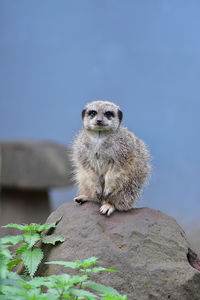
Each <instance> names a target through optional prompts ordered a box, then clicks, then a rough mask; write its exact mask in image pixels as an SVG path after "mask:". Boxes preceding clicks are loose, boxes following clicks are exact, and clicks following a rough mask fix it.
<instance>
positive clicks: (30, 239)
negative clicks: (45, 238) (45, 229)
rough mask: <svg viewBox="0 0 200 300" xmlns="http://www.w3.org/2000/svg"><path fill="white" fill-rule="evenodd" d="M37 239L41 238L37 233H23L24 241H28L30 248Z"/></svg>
mask: <svg viewBox="0 0 200 300" xmlns="http://www.w3.org/2000/svg"><path fill="white" fill-rule="evenodd" d="M39 240H41V237H40V235H39V233H31V232H26V233H24V241H25V242H26V243H28V248H32V247H33V246H34V245H35V243H36V242H38V241H39Z"/></svg>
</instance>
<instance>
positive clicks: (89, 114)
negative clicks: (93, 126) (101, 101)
mask: <svg viewBox="0 0 200 300" xmlns="http://www.w3.org/2000/svg"><path fill="white" fill-rule="evenodd" d="M96 114H97V112H96V110H89V112H88V116H90V117H91V118H94V117H95V116H96Z"/></svg>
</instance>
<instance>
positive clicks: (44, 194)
mask: <svg viewBox="0 0 200 300" xmlns="http://www.w3.org/2000/svg"><path fill="white" fill-rule="evenodd" d="M71 172H72V167H71V163H70V160H69V148H67V147H66V146H65V145H59V144H57V143H52V142H47V141H18V142H17V141H12V142H11V141H10V142H1V143H0V185H1V191H0V193H1V194H0V202H1V203H0V206H1V209H0V226H2V225H6V224H8V223H31V222H38V223H43V222H44V221H45V219H46V218H47V216H48V215H49V213H50V211H51V210H50V199H49V195H48V190H49V188H60V187H69V186H71V185H72V180H71V178H72V176H71ZM15 232H16V230H14V229H9V230H8V229H2V230H1V232H0V236H3V235H4V234H14V233H15Z"/></svg>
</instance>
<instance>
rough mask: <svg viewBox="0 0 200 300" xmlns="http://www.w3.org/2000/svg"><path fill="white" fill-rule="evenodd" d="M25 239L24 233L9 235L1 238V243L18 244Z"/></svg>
mask: <svg viewBox="0 0 200 300" xmlns="http://www.w3.org/2000/svg"><path fill="white" fill-rule="evenodd" d="M21 241H23V236H22V235H7V236H4V237H2V238H0V244H12V245H16V244H17V243H19V242H21Z"/></svg>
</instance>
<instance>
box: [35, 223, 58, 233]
mask: <svg viewBox="0 0 200 300" xmlns="http://www.w3.org/2000/svg"><path fill="white" fill-rule="evenodd" d="M55 227H56V224H55V223H52V224H50V223H46V224H42V225H38V226H37V229H36V231H37V232H39V233H41V232H43V231H45V230H47V229H50V228H55Z"/></svg>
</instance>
